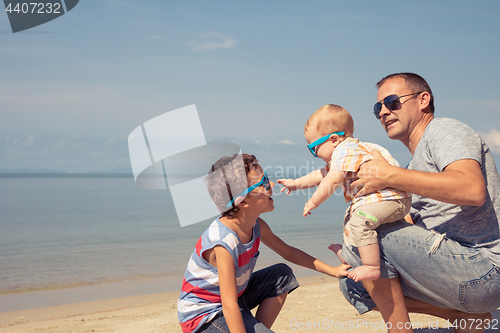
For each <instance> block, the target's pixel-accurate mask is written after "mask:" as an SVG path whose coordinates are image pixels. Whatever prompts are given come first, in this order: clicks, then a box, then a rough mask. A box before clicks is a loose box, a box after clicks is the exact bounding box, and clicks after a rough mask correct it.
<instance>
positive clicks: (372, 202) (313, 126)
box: [278, 104, 411, 282]
mask: <svg viewBox="0 0 500 333" xmlns="http://www.w3.org/2000/svg"><path fill="white" fill-rule="evenodd" d="M353 132H354V121H353V120H352V117H351V114H350V113H349V112H347V110H345V109H344V108H343V107H341V106H338V105H333V104H328V105H325V106H323V107H321V108H319V109H318V110H316V112H314V114H313V115H312V116H311V117H310V118H309V120H308V121H307V122H306V126H305V128H304V136H305V138H306V141H307V143H308V145H307V148H309V151H310V152H311V153H312V154H313V156H314V157H319V158H321V159H322V160H324V161H325V162H326V163H327V165H326V166H325V167H323V168H322V169H318V170H315V171H312V172H311V173H309V174H307V175H306V176H304V177H301V178H297V179H278V183H279V184H282V185H283V188H282V189H281V191H282V192H283V191H284V190H285V189H286V190H287V193H286V194H289V193H290V192H291V191H295V190H298V189H306V188H311V187H315V186H318V188H317V189H316V191H315V192H314V194H313V196H312V197H311V198H310V199H309V201H307V203H306V205H305V206H304V213H303V214H304V216H307V215H311V210H313V209H315V208H317V207H318V206H319V205H321V204H322V203H323V202H324V201H325V200H326V199H327V198H328V197H329V196H331V195H332V194H333V193H334V192H335V190H336V189H337V188H339V187H340V188H342V190H343V192H344V197H345V200H346V202H351V201H352V203H351V205H350V207H349V208H348V209H347V211H346V215H345V218H344V244H345V245H346V246H355V247H357V248H358V250H359V255H360V257H361V262H362V263H363V265H362V266H359V267H356V268H355V269H354V270H353V271H351V272H350V274H349V275H348V277H349V278H351V279H354V280H355V281H356V282H357V281H360V280H365V279H369V280H375V279H378V278H379V277H380V251H379V245H378V241H377V232H376V231H375V229H376V228H377V227H378V226H379V225H381V224H383V223H391V222H395V221H397V220H400V219H404V217H405V215H406V214H408V212H409V210H410V206H411V199H410V197H409V196H408V195H407V194H406V192H404V191H400V190H397V189H393V188H385V189H383V190H380V191H375V192H374V193H369V194H366V195H364V196H361V197H355V195H356V192H357V191H355V189H353V188H352V186H351V184H352V183H353V182H354V181H355V180H356V179H357V178H358V177H357V172H358V170H359V167H360V166H361V164H363V163H364V162H366V161H369V160H371V159H372V158H373V156H372V152H373V151H378V152H380V153H381V154H382V156H384V157H385V159H386V160H387V161H388V162H389V163H390V164H392V165H395V166H399V164H398V162H397V161H396V160H395V159H394V158H393V157H392V156H391V155H390V154H389V152H388V151H387V150H386V149H385V148H383V147H381V146H379V145H377V144H373V143H368V142H361V141H359V140H358V139H355V138H353V137H352V135H353ZM330 249H331V250H333V251H336V252H337V254H339V253H338V250H340V246H338V247H337V248H336V247H335V245H331V246H330Z"/></svg>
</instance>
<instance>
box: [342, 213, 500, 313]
mask: <svg viewBox="0 0 500 333" xmlns="http://www.w3.org/2000/svg"><path fill="white" fill-rule="evenodd" d="M377 233H378V240H379V244H380V256H381V262H380V272H381V278H386V279H387V278H389V279H390V278H396V277H398V276H399V280H400V282H401V287H402V289H403V293H404V295H405V296H407V297H411V298H414V299H417V300H420V301H422V302H425V303H427V304H432V305H435V306H438V307H441V308H450V309H456V310H459V311H462V312H469V313H484V312H490V311H493V310H495V309H497V308H498V307H500V274H499V273H500V269H499V267H497V266H495V265H493V263H492V262H491V260H490V259H489V258H488V257H487V256H486V255H484V254H483V252H482V251H481V250H480V249H477V248H470V247H466V246H463V245H461V244H460V243H458V242H456V241H454V240H451V239H448V238H446V237H445V236H444V235H440V234H438V233H436V232H434V231H431V230H427V229H424V228H421V227H419V226H415V225H413V224H409V223H406V222H403V221H397V222H394V223H389V224H384V225H381V226H380V227H379V228H377ZM341 256H342V258H343V259H344V260H345V261H346V262H347V263H349V264H350V265H351V266H352V267H353V268H355V267H357V266H360V265H361V260H360V259H359V253H358V251H357V248H355V247H353V246H346V245H345V244H344V246H343V248H342V254H341ZM339 283H340V289H341V291H342V293H343V295H344V297H345V298H346V299H347V300H348V301H349V302H350V303H351V304H352V305H353V306H354V307H355V308H356V310H358V312H359V313H360V314H362V313H365V312H367V311H370V310H371V309H373V308H374V307H375V306H376V305H375V303H374V302H373V300H372V299H371V297H370V295H368V293H367V292H366V291H365V289H364V287H363V284H362V283H361V282H354V281H353V280H351V279H347V278H342V279H341V280H340V281H339Z"/></svg>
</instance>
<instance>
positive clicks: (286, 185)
mask: <svg viewBox="0 0 500 333" xmlns="http://www.w3.org/2000/svg"><path fill="white" fill-rule="evenodd" d="M276 182H277V183H278V184H281V185H283V187H282V188H281V192H283V191H284V190H287V192H286V194H287V195H288V194H290V192H292V191H296V190H297V189H298V188H297V185H296V184H295V179H278V180H277V181H276Z"/></svg>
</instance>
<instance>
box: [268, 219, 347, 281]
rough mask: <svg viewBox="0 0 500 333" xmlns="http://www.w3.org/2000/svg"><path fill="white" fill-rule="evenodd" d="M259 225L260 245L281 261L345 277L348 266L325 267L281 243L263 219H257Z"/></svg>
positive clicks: (302, 252)
mask: <svg viewBox="0 0 500 333" xmlns="http://www.w3.org/2000/svg"><path fill="white" fill-rule="evenodd" d="M259 223H260V230H261V240H262V243H264V244H266V246H267V247H269V248H270V249H271V250H273V251H274V252H276V253H277V254H279V255H280V256H281V257H282V258H283V259H285V260H287V261H290V262H293V263H294V264H297V265H300V266H303V267H306V268H310V269H313V270H315V271H318V272H321V273H324V274H328V275H330V276H333V277H337V278H339V277H342V276H347V274H348V272H347V269H348V268H349V267H350V266H349V265H340V266H337V267H332V266H330V265H327V264H325V263H324V262H322V261H320V260H318V259H316V258H314V257H312V256H310V255H309V254H307V253H305V252H304V251H302V250H299V249H297V248H295V247H293V246H290V245H288V244H287V243H285V242H284V241H282V240H281V238H279V237H278V236H276V235H275V234H274V233H273V232H272V231H271V228H269V225H268V224H267V223H266V222H265V221H264V220H263V219H261V218H259Z"/></svg>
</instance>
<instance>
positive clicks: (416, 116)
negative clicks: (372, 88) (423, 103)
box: [377, 77, 422, 143]
mask: <svg viewBox="0 0 500 333" xmlns="http://www.w3.org/2000/svg"><path fill="white" fill-rule="evenodd" d="M412 93H415V91H412V90H411V89H410V88H409V87H408V86H407V84H406V81H405V79H403V78H401V77H395V78H392V79H389V80H387V81H386V82H385V83H384V84H383V85H382V86H381V87H380V88H379V90H378V93H377V101H378V102H383V100H384V98H386V97H387V96H389V95H398V96H404V95H408V94H412ZM415 97H417V95H415V96H407V97H402V98H401V99H400V101H401V108H400V109H399V110H394V111H390V110H388V109H387V107H386V106H385V105H382V110H381V111H380V123H381V124H382V126H383V127H384V129H385V131H386V132H387V134H388V135H389V138H391V139H393V140H400V141H401V142H403V143H407V142H408V141H409V138H410V134H411V133H412V131H413V129H414V128H415V126H416V124H418V122H419V120H420V118H421V116H422V112H421V111H420V103H419V99H418V97H417V98H415Z"/></svg>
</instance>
